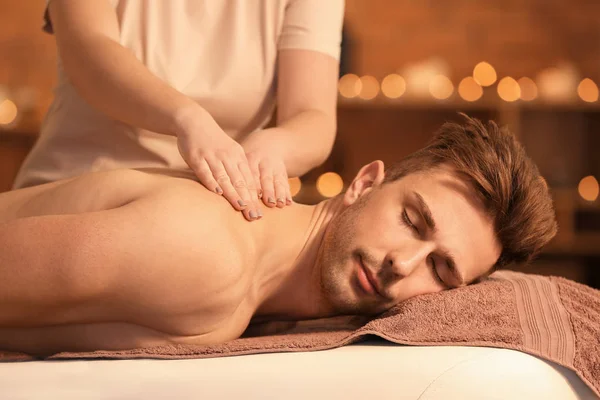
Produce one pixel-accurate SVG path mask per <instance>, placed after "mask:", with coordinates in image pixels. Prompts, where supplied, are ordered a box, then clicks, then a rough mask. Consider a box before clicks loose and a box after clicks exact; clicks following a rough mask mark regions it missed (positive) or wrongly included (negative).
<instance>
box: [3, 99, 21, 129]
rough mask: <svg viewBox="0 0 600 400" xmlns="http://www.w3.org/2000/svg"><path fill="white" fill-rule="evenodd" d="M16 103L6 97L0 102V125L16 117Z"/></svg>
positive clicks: (12, 120)
mask: <svg viewBox="0 0 600 400" xmlns="http://www.w3.org/2000/svg"><path fill="white" fill-rule="evenodd" d="M17 115H18V110H17V105H16V104H15V103H13V102H12V101H11V100H9V99H6V100H4V101H2V102H1V103H0V125H9V124H11V123H12V122H14V121H15V120H16V119H17Z"/></svg>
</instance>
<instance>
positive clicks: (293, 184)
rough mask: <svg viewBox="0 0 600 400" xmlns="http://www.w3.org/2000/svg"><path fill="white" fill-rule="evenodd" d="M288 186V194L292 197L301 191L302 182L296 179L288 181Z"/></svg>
mask: <svg viewBox="0 0 600 400" xmlns="http://www.w3.org/2000/svg"><path fill="white" fill-rule="evenodd" d="M288 184H289V185H290V192H291V194H292V197H294V196H295V195H297V194H298V193H300V189H302V181H301V180H300V178H298V177H294V178H290V179H288Z"/></svg>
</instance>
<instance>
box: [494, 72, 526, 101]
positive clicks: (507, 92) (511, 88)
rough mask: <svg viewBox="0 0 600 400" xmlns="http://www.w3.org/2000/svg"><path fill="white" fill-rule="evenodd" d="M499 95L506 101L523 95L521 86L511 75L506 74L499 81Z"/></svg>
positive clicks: (517, 98) (514, 99)
mask: <svg viewBox="0 0 600 400" xmlns="http://www.w3.org/2000/svg"><path fill="white" fill-rule="evenodd" d="M498 96H500V98H501V99H502V100H504V101H509V102H512V101H516V100H519V98H520V97H521V87H520V86H519V84H518V83H517V81H515V80H514V79H513V78H511V77H510V76H505V77H504V78H502V79H501V80H500V82H498Z"/></svg>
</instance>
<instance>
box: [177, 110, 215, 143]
mask: <svg viewBox="0 0 600 400" xmlns="http://www.w3.org/2000/svg"><path fill="white" fill-rule="evenodd" d="M208 119H212V117H211V116H210V114H209V113H208V112H207V111H206V110H205V109H204V108H202V107H200V105H198V103H196V102H193V101H192V102H191V103H188V104H185V105H183V106H181V107H178V108H177V109H176V110H175V113H174V115H173V123H172V126H173V127H172V132H173V135H174V136H177V137H181V136H186V135H189V134H190V133H191V132H194V131H197V130H198V129H199V128H200V127H201V126H203V125H205V123H206V121H207V120H208Z"/></svg>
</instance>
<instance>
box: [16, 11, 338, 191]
mask: <svg viewBox="0 0 600 400" xmlns="http://www.w3.org/2000/svg"><path fill="white" fill-rule="evenodd" d="M50 1H51V0H50ZM110 2H111V4H112V5H113V7H114V9H115V12H116V14H117V18H118V21H119V26H120V38H119V41H120V43H121V44H122V45H123V46H125V47H126V48H128V49H130V50H131V51H132V52H133V53H134V54H135V56H136V57H137V58H138V59H139V60H140V61H141V62H142V63H143V64H144V65H145V66H146V67H147V68H148V69H149V70H150V71H151V72H152V73H154V74H155V75H156V76H158V77H159V78H161V79H163V80H164V81H165V82H167V83H169V84H170V85H171V86H173V87H174V88H175V89H177V90H179V91H180V92H182V93H184V94H185V95H187V96H189V97H190V98H192V99H194V100H195V101H197V102H198V103H199V104H200V105H201V106H202V107H203V108H205V109H206V110H207V111H208V112H209V113H210V114H211V115H212V116H213V118H214V119H215V120H216V122H217V123H218V124H219V126H220V127H221V128H222V129H223V130H225V132H227V133H228V134H229V135H230V136H232V137H234V138H235V139H236V140H241V139H243V137H244V136H245V135H248V134H249V133H251V132H253V131H255V130H257V129H260V128H262V127H263V126H264V125H265V124H266V123H267V122H268V121H269V119H270V117H271V114H272V112H273V109H274V106H275V96H276V91H275V82H276V81H275V76H276V63H277V52H278V50H280V49H291V48H297V49H308V50H314V51H319V52H322V53H325V54H328V55H330V56H331V57H334V58H335V59H339V54H340V42H341V27H342V19H343V12H344V1H343V0H216V1H215V0H170V1H151V0H110ZM44 29H45V30H46V31H47V32H50V33H51V32H52V21H50V19H49V16H48V13H47V12H46V15H45V25H44ZM115 95H117V96H118V94H115ZM119 167H170V168H185V167H186V164H185V162H184V161H183V159H182V158H181V156H180V154H179V151H178V150H177V144H176V138H175V137H172V136H167V135H161V134H157V133H154V132H150V131H147V130H143V129H138V128H134V127H131V126H129V125H126V124H124V123H121V122H118V121H115V120H113V119H111V118H108V117H107V116H105V115H104V114H102V113H101V112H99V111H97V110H95V109H94V108H92V107H91V106H90V105H88V104H87V103H86V102H85V100H83V99H82V98H81V97H80V96H79V94H78V93H77V92H76V90H75V88H74V87H73V86H72V85H71V83H70V81H69V79H68V77H67V76H66V74H65V71H64V69H63V67H62V62H61V60H60V59H59V60H58V85H57V87H56V89H55V98H54V101H53V103H52V105H51V107H50V109H49V111H48V114H47V115H46V118H45V120H44V123H43V125H42V129H41V134H40V138H39V140H38V142H37V143H36V145H35V146H34V148H33V150H32V151H31V153H30V155H29V156H28V157H27V159H26V160H25V163H24V164H23V166H22V168H21V171H20V172H19V175H18V176H17V179H16V182H15V188H19V187H25V186H32V185H36V184H40V183H45V182H49V181H54V180H58V179H63V178H68V177H71V176H75V175H79V174H81V173H84V172H88V171H94V170H101V169H113V168H119Z"/></svg>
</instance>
